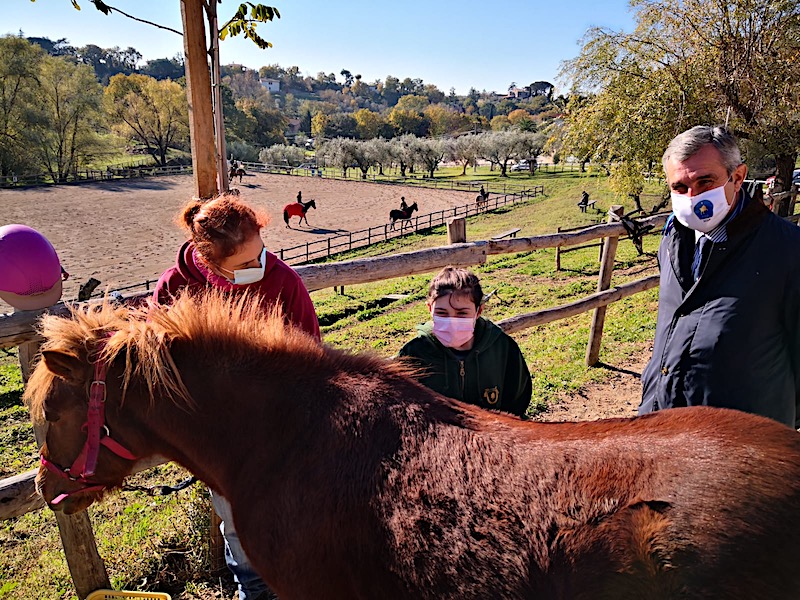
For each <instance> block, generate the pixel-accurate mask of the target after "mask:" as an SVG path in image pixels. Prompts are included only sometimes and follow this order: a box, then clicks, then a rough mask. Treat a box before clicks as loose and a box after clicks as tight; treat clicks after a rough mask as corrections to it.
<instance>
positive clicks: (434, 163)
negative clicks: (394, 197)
mask: <svg viewBox="0 0 800 600" xmlns="http://www.w3.org/2000/svg"><path fill="white" fill-rule="evenodd" d="M448 146H449V143H448V142H446V141H444V140H432V139H421V140H419V143H418V144H416V146H415V149H416V152H417V161H418V162H419V163H420V164H422V165H423V166H424V167H425V169H426V170H427V172H428V177H430V178H431V179H433V173H434V171H436V169H437V168H438V167H439V165H440V164H441V162H442V161H443V160H444V157H445V156H446V155H447V154H448V151H449V148H448Z"/></svg>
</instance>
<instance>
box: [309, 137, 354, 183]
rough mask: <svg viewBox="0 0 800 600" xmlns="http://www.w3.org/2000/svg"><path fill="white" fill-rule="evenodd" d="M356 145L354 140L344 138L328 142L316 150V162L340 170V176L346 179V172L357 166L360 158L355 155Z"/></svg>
mask: <svg viewBox="0 0 800 600" xmlns="http://www.w3.org/2000/svg"><path fill="white" fill-rule="evenodd" d="M357 145H358V142H356V141H355V140H348V139H345V138H335V139H332V140H328V141H327V142H325V144H323V145H322V147H320V148H319V149H318V150H317V160H318V161H319V160H320V159H321V160H322V162H323V163H324V164H325V165H330V166H332V167H338V168H340V169H341V170H342V176H343V177H347V170H348V169H350V168H352V167H353V166H354V165H355V164H357V163H358V159H359V158H360V156H359V155H357V149H356V146H357Z"/></svg>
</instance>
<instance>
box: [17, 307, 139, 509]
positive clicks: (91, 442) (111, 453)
mask: <svg viewBox="0 0 800 600" xmlns="http://www.w3.org/2000/svg"><path fill="white" fill-rule="evenodd" d="M76 310H77V309H76ZM117 312H118V310H117V309H115V308H114V307H112V306H110V305H108V304H106V305H105V306H104V307H103V308H102V309H100V310H96V311H94V313H93V314H91V315H85V317H86V318H85V319H83V320H82V321H81V324H82V325H86V326H88V327H78V326H77V325H78V321H74V320H71V319H64V318H60V317H52V316H48V317H46V318H45V319H44V327H43V334H44V335H45V338H46V339H47V342H46V343H45V346H44V349H43V350H42V360H41V361H40V362H39V364H38V365H37V367H36V369H35V371H34V373H33V375H32V376H31V379H30V381H29V383H28V385H27V387H26V390H25V400H26V403H27V404H28V406H29V407H30V411H31V415H32V417H33V419H34V422H35V423H39V424H44V425H46V435H45V442H44V444H43V445H42V449H41V451H40V454H41V466H40V467H39V473H38V475H37V477H36V487H37V490H38V491H39V493H40V494H41V495H42V497H43V498H44V499H45V501H46V502H47V503H48V505H49V506H50V507H51V508H53V509H54V510H63V511H64V512H65V513H67V514H71V513H74V512H78V511H80V510H83V509H84V508H86V507H88V506H89V505H90V504H92V503H93V502H94V501H95V500H98V499H100V498H101V497H102V495H103V492H104V491H105V490H106V489H109V488H113V487H116V486H118V485H119V484H120V483H121V482H122V480H123V479H124V477H125V476H126V475H127V474H128V473H130V471H131V469H132V467H133V465H134V463H135V462H136V455H135V454H134V453H133V452H132V451H131V450H129V448H130V447H131V446H130V444H129V440H127V439H122V438H119V437H117V436H116V430H115V427H114V425H113V423H115V422H117V421H118V418H119V414H118V413H119V411H118V407H119V403H118V402H117V401H116V391H114V388H115V386H113V385H109V383H110V379H109V378H108V377H107V373H109V372H110V369H109V367H110V363H111V362H113V358H112V356H113V355H112V352H113V350H112V349H111V348H112V347H113V346H112V341H111V340H112V337H113V334H112V333H111V332H110V331H109V330H108V329H107V328H106V327H105V326H104V325H103V324H102V321H103V320H104V319H106V318H109V317H113V316H114V315H115V314H116V313H117ZM100 313H103V318H99V315H100ZM95 326H96V327H97V329H95V330H94V331H91V330H90V328H91V327H95Z"/></svg>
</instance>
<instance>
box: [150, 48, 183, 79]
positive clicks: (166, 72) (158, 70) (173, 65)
mask: <svg viewBox="0 0 800 600" xmlns="http://www.w3.org/2000/svg"><path fill="white" fill-rule="evenodd" d="M185 73H186V65H185V64H184V61H183V54H177V55H176V56H175V57H174V58H156V59H154V60H148V61H147V62H146V63H145V64H144V66H142V67H141V68H140V69H139V74H140V75H147V76H148V77H152V78H153V79H172V80H177V79H180V78H181V77H183V76H184V74H185Z"/></svg>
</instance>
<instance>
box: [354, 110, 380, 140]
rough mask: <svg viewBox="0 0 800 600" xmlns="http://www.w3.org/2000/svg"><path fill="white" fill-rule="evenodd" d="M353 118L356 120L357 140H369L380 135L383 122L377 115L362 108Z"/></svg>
mask: <svg viewBox="0 0 800 600" xmlns="http://www.w3.org/2000/svg"><path fill="white" fill-rule="evenodd" d="M353 116H354V117H355V119H356V133H357V134H358V137H359V139H362V140H369V139H372V138H376V137H378V136H379V135H380V133H381V127H382V126H383V124H384V121H383V118H382V117H381V116H380V115H379V114H378V113H376V112H372V111H371V110H369V109H368V108H362V109H361V110H359V111H357V112H356V113H355V115H353Z"/></svg>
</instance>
